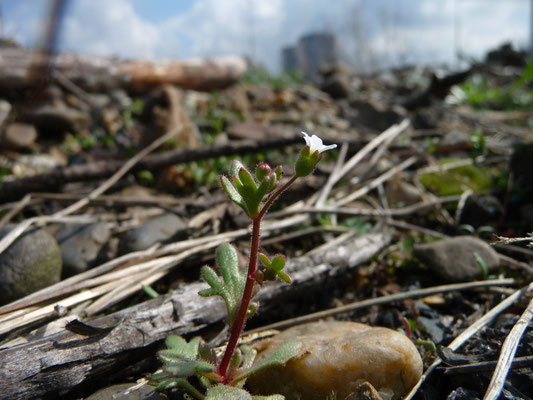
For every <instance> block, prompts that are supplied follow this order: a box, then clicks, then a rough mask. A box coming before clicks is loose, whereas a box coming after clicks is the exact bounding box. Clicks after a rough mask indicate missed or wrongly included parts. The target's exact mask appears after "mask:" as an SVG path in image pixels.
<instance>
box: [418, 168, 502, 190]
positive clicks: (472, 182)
mask: <svg viewBox="0 0 533 400" xmlns="http://www.w3.org/2000/svg"><path fill="white" fill-rule="evenodd" d="M452 161H455V160H452ZM447 162H450V160H446V161H444V162H443V164H446V163H447ZM419 179H420V183H421V184H422V185H424V187H425V188H426V189H428V190H430V191H431V192H433V193H435V194H437V195H439V196H449V195H454V194H461V193H463V192H464V191H465V190H467V189H470V190H472V191H473V192H474V193H479V194H482V193H486V192H487V191H488V190H489V189H490V187H491V185H492V176H491V173H490V170H489V169H488V168H486V167H481V166H476V165H466V166H461V167H457V168H454V169H450V170H447V171H440V172H431V173H427V174H422V175H420V177H419Z"/></svg>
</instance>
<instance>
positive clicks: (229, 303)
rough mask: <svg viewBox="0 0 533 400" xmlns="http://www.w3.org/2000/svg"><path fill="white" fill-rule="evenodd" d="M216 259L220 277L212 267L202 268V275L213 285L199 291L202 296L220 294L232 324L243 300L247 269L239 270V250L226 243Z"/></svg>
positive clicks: (220, 248)
mask: <svg viewBox="0 0 533 400" xmlns="http://www.w3.org/2000/svg"><path fill="white" fill-rule="evenodd" d="M216 260H217V264H218V268H219V270H220V275H221V276H222V279H220V278H219V277H218V276H217V275H216V273H215V271H213V269H211V268H210V267H204V268H202V276H203V277H204V279H205V280H206V282H207V283H208V284H209V286H211V288H209V289H205V290H202V291H200V292H199V294H200V296H204V297H206V296H216V295H218V296H220V297H222V299H224V302H225V303H226V308H227V310H228V319H229V323H230V325H231V324H233V321H234V320H235V316H236V314H237V312H238V308H239V305H240V302H241V298H242V294H243V292H244V286H245V285H246V271H245V270H243V271H239V263H238V256H237V251H236V250H235V248H234V247H233V246H231V245H230V244H228V243H224V244H222V245H220V246H219V248H218V249H217V254H216Z"/></svg>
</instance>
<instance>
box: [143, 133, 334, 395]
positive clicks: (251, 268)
mask: <svg viewBox="0 0 533 400" xmlns="http://www.w3.org/2000/svg"><path fill="white" fill-rule="evenodd" d="M302 133H303V135H304V139H305V142H306V145H305V146H304V147H303V149H302V150H301V151H300V154H299V157H298V159H297V161H296V164H295V173H294V175H293V176H292V177H291V178H290V179H289V180H288V181H287V182H286V183H285V184H283V185H281V174H282V168H281V166H278V167H277V168H275V169H272V168H271V167H270V166H269V165H268V164H266V163H264V162H260V163H259V164H258V165H257V168H256V170H255V177H254V175H252V173H251V172H250V171H249V170H248V169H247V168H246V167H245V166H244V165H243V164H242V163H241V162H240V161H237V160H234V161H232V163H231V164H230V168H229V177H227V176H220V183H221V185H222V187H223V188H224V191H225V192H226V194H227V195H228V197H229V199H230V200H231V201H233V202H234V203H235V204H237V205H238V206H239V207H241V208H242V209H243V211H244V212H245V213H246V215H247V216H248V217H249V218H250V219H251V221H252V234H251V249H250V258H249V262H248V269H247V270H240V269H239V265H238V257H237V251H236V250H235V248H234V247H233V246H232V245H230V244H228V243H225V244H222V245H221V246H220V247H219V248H218V249H217V251H216V263H217V266H218V269H219V272H220V276H219V275H218V274H217V273H216V272H215V270H214V269H213V268H211V267H208V266H205V267H203V268H202V277H203V278H204V280H205V281H206V282H207V283H208V284H209V288H207V289H204V290H202V291H200V293H199V295H200V296H204V297H207V296H220V297H222V299H223V300H224V302H225V304H226V308H227V314H228V324H229V327H230V337H229V340H228V343H227V345H226V349H225V351H224V353H223V355H222V357H218V356H217V354H216V353H215V351H214V350H213V349H211V348H209V347H208V346H207V345H206V344H205V343H204V342H203V341H202V339H201V338H200V337H195V338H193V339H191V340H190V341H189V342H187V341H186V340H185V339H183V338H181V337H179V336H175V335H171V336H169V337H167V339H166V345H167V349H166V350H162V351H160V352H159V353H158V356H159V359H160V360H161V361H162V362H163V367H162V369H163V370H162V372H159V373H156V374H154V375H153V376H152V382H151V384H153V385H157V389H158V390H165V389H170V388H176V387H180V388H183V389H185V390H186V391H188V392H189V393H190V394H191V395H192V396H194V397H195V398H197V399H206V400H224V399H228V400H229V399H243V400H252V399H254V400H259V399H270V400H281V399H284V397H283V396H281V395H272V396H251V395H250V394H249V393H248V392H246V391H245V390H243V389H242V387H243V386H244V383H245V381H246V379H247V378H248V377H249V376H250V375H252V374H254V373H256V372H258V371H260V370H262V369H265V368H269V367H271V366H275V365H281V364H284V363H286V362H287V361H289V360H290V359H291V358H293V357H296V356H297V355H298V354H299V351H300V347H301V343H300V342H297V341H294V342H288V343H286V344H284V345H283V346H281V347H280V348H279V349H278V350H277V351H275V352H273V353H271V354H270V355H269V356H267V357H265V358H263V359H261V360H259V361H257V362H255V356H256V354H257V352H256V350H255V349H253V348H251V347H249V346H241V347H240V348H239V347H237V343H238V340H239V338H240V336H241V334H242V332H243V330H244V326H245V324H246V320H247V318H249V317H250V316H251V315H252V314H253V313H254V312H255V311H256V310H257V308H258V304H257V303H255V302H252V298H253V297H254V296H255V295H256V294H257V292H258V290H259V288H260V287H261V285H262V283H263V282H264V281H268V280H274V279H276V278H280V279H281V280H283V281H284V282H287V283H290V282H291V278H290V276H289V275H287V274H286V273H285V272H284V271H283V268H284V267H285V258H284V257H283V256H282V255H275V256H273V257H269V256H267V255H266V254H263V253H260V252H259V241H260V234H261V221H262V219H263V217H264V216H265V214H266V212H267V211H268V209H269V208H270V206H271V205H272V203H273V202H274V201H275V200H276V199H277V198H278V197H279V195H280V194H281V193H283V191H285V190H286V189H287V188H288V187H289V186H290V185H292V184H293V183H294V181H296V179H298V178H299V177H304V176H307V175H309V174H311V173H312V172H313V170H314V169H315V167H316V165H317V164H318V162H319V161H320V159H321V158H322V153H323V152H324V151H326V150H329V149H334V148H335V147H337V145H330V146H325V145H323V144H322V140H321V139H320V138H319V137H317V136H315V135H312V136H311V137H310V136H308V135H307V134H306V133H305V132H302ZM258 261H260V264H259V266H258Z"/></svg>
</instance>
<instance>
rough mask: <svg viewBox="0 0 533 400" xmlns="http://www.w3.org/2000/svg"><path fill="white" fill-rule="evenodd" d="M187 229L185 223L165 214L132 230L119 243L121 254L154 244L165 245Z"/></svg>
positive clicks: (175, 216)
mask: <svg viewBox="0 0 533 400" xmlns="http://www.w3.org/2000/svg"><path fill="white" fill-rule="evenodd" d="M186 227H187V225H186V223H185V222H184V221H183V219H181V218H180V217H178V216H177V215H175V214H172V213H165V214H162V215H160V216H159V217H156V218H154V219H151V220H150V221H148V222H146V223H144V224H143V225H140V226H138V227H137V228H135V229H133V230H132V231H131V232H130V233H129V234H128V235H126V236H125V237H124V238H123V239H122V241H121V243H120V248H121V252H122V253H130V252H132V251H140V250H145V249H147V248H149V247H150V246H152V245H154V244H155V243H165V242H168V241H169V240H172V239H174V238H176V237H177V236H179V235H180V233H182V232H183V231H184V230H185V228H186Z"/></svg>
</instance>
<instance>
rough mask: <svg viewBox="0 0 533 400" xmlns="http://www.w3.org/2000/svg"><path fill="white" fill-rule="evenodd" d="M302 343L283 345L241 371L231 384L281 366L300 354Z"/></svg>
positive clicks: (294, 342) (293, 342)
mask: <svg viewBox="0 0 533 400" xmlns="http://www.w3.org/2000/svg"><path fill="white" fill-rule="evenodd" d="M301 347H302V342H298V341H292V342H287V343H285V344H283V345H282V346H281V347H280V348H279V349H277V350H276V351H274V352H273V353H271V354H269V355H268V356H266V357H265V358H263V359H260V360H258V361H257V362H256V363H255V364H254V365H253V366H252V367H251V368H248V369H247V370H245V371H243V372H242V373H241V374H239V375H237V376H236V377H235V378H233V380H232V382H238V381H240V380H241V379H246V378H247V377H249V376H250V375H252V374H255V373H256V372H259V371H261V370H263V369H265V368H271V367H275V366H278V365H283V364H285V363H286V362H287V361H289V360H290V359H291V358H294V357H296V356H297V355H298V353H299V352H300V348H301Z"/></svg>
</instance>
